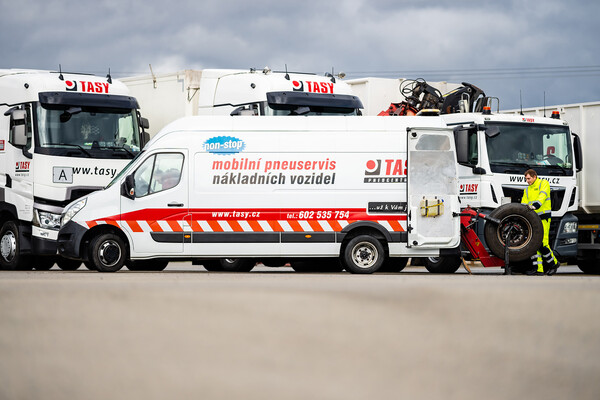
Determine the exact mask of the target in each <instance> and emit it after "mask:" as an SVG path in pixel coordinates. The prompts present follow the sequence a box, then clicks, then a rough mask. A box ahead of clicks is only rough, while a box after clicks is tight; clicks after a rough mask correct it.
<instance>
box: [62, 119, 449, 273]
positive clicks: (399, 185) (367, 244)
mask: <svg viewBox="0 0 600 400" xmlns="http://www.w3.org/2000/svg"><path fill="white" fill-rule="evenodd" d="M166 178H168V180H165V179H166ZM458 212H459V203H458V185H457V164H456V153H455V149H454V141H453V138H452V130H449V129H447V128H445V127H444V125H443V122H442V121H441V119H440V118H436V117H433V118H428V117H406V118H381V117H263V118H254V117H238V118H231V117H210V118H208V117H190V118H183V119H181V120H178V121H176V122H174V123H172V124H170V125H168V126H167V127H165V128H164V129H163V130H162V131H161V132H159V133H158V134H157V135H156V136H155V137H154V138H153V139H152V141H151V142H150V143H149V144H148V145H147V146H146V148H145V149H144V153H143V156H141V157H139V158H138V159H136V160H134V161H133V162H132V163H131V164H130V165H129V167H127V168H125V169H124V170H123V172H122V174H121V175H119V176H118V177H117V178H116V179H115V180H113V182H112V183H111V185H109V186H108V187H107V188H106V189H104V190H102V191H99V192H95V193H92V194H90V195H88V196H86V197H84V198H82V199H80V200H79V201H77V202H74V203H71V205H70V206H68V207H67V209H66V210H65V213H64V216H63V219H62V228H61V231H60V234H59V242H60V244H59V252H60V254H61V255H64V256H66V257H70V258H75V259H84V260H86V261H87V262H90V263H92V264H93V265H94V267H95V268H97V269H98V270H99V271H104V272H112V271H116V270H119V269H120V268H121V267H122V266H123V265H125V264H126V265H127V266H128V267H130V266H132V267H133V268H134V269H135V268H138V269H139V268H152V269H153V268H157V269H160V268H164V266H165V265H166V264H165V263H164V262H163V263H161V262H160V261H152V260H171V259H180V260H181V259H192V260H194V259H201V260H208V261H209V262H208V263H206V262H203V265H205V267H207V268H208V269H210V268H215V267H214V266H213V264H211V263H210V261H211V260H212V261H215V262H216V261H217V260H218V259H222V258H236V259H237V260H236V262H237V263H238V270H249V269H251V268H252V266H254V263H255V262H256V261H258V260H260V261H262V262H263V263H265V265H272V263H276V265H281V264H280V262H282V261H283V262H286V261H290V262H291V263H292V267H294V268H302V262H305V263H306V261H305V260H306V259H309V258H310V259H312V261H313V262H314V264H313V265H319V266H323V267H325V268H327V267H329V268H331V266H336V265H338V260H340V259H341V260H342V263H343V265H342V266H340V269H341V268H342V267H344V268H346V269H347V270H349V271H351V272H355V273H371V272H375V271H377V270H378V269H380V268H381V267H382V266H384V264H389V263H392V264H396V265H395V266H393V267H392V268H395V269H396V270H397V271H399V270H401V269H402V268H403V267H404V265H405V264H406V261H407V257H412V256H439V255H441V254H444V252H445V251H448V252H449V253H455V252H456V251H457V250H458V245H459V243H460V227H459V218H457V213H458ZM273 260H277V261H273ZM148 263H150V264H148ZM298 263H300V267H298V265H299V264H298Z"/></svg>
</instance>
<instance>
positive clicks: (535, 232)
mask: <svg viewBox="0 0 600 400" xmlns="http://www.w3.org/2000/svg"><path fill="white" fill-rule="evenodd" d="M490 217H493V218H496V219H498V220H500V224H495V223H493V222H490V221H486V222H485V228H484V236H485V241H486V242H487V245H488V247H489V248H490V250H491V251H492V253H493V254H494V255H495V256H496V257H499V258H504V247H505V243H506V236H507V234H508V232H509V230H510V229H511V228H512V232H511V236H510V242H509V243H508V249H509V253H508V254H509V261H515V262H516V261H524V260H527V259H529V258H530V257H531V256H532V255H534V254H535V253H537V251H538V249H539V248H540V246H541V245H542V239H543V236H544V228H543V226H542V220H541V219H540V217H539V216H538V215H537V214H536V213H535V211H533V210H530V209H529V208H528V207H527V206H526V205H523V204H518V203H510V204H504V205H502V206H500V207H498V208H496V209H495V210H494V211H492V212H491V213H490Z"/></svg>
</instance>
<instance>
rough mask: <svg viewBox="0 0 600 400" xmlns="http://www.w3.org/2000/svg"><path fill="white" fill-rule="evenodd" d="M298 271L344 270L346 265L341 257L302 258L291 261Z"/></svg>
mask: <svg viewBox="0 0 600 400" xmlns="http://www.w3.org/2000/svg"><path fill="white" fill-rule="evenodd" d="M290 266H291V267H292V269H293V270H294V271H296V272H312V273H320V272H342V271H343V270H344V267H343V266H342V264H341V263H340V261H339V259H337V258H332V257H318V258H302V259H297V260H293V261H292V262H290Z"/></svg>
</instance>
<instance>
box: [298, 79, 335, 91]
mask: <svg viewBox="0 0 600 400" xmlns="http://www.w3.org/2000/svg"><path fill="white" fill-rule="evenodd" d="M333 86H334V85H333V82H313V81H293V82H292V89H293V90H294V92H309V93H333Z"/></svg>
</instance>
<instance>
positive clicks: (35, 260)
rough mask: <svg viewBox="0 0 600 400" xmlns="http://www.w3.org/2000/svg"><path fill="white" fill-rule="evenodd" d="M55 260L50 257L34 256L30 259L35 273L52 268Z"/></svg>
mask: <svg viewBox="0 0 600 400" xmlns="http://www.w3.org/2000/svg"><path fill="white" fill-rule="evenodd" d="M55 262H56V258H54V257H52V256H50V257H48V256H34V257H32V258H31V265H32V266H33V268H34V269H35V270H36V271H48V270H49V269H50V268H52V267H53V266H54V263H55Z"/></svg>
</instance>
